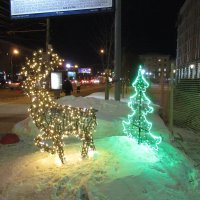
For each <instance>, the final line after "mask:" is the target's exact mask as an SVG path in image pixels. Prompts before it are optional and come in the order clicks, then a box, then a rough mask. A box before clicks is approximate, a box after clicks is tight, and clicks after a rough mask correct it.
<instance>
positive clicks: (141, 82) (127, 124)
mask: <svg viewBox="0 0 200 200" xmlns="http://www.w3.org/2000/svg"><path fill="white" fill-rule="evenodd" d="M132 86H133V87H134V88H135V94H134V95H133V96H131V97H130V101H129V102H128V106H129V108H131V110H132V114H130V115H128V120H127V121H123V122H122V124H123V127H124V129H123V131H124V133H125V134H126V135H127V136H128V137H130V138H136V139H137V141H138V144H144V145H148V146H150V147H152V148H153V149H155V150H158V144H160V143H161V141H162V138H161V137H160V136H155V135H154V134H152V133H151V132H150V130H151V127H152V123H151V122H149V121H148V120H147V118H146V116H147V114H148V113H152V112H153V107H151V106H150V103H151V101H150V99H149V98H148V97H147V96H146V94H145V92H146V88H148V87H149V83H148V82H147V81H146V80H145V78H144V76H143V70H142V67H141V65H140V66H139V70H138V75H137V77H136V79H135V81H134V82H133V84H132Z"/></svg>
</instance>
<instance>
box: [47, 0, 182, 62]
mask: <svg viewBox="0 0 200 200" xmlns="http://www.w3.org/2000/svg"><path fill="white" fill-rule="evenodd" d="M183 3H184V0H167V1H161V0H145V1H144V0H122V47H123V49H125V51H128V52H132V53H134V54H141V53H149V52H150V53H151V52H152V53H164V54H170V55H172V56H173V57H175V55H176V31H177V30H176V21H177V15H178V12H179V10H180V7H181V6H182V5H183ZM113 16H114V13H113V12H111V13H100V14H92V15H73V16H64V17H56V18H53V19H52V20H51V43H52V44H53V47H54V48H55V49H56V50H57V51H59V52H60V53H61V54H62V56H64V57H65V58H66V59H68V60H69V61H71V62H77V63H80V64H83V65H84V64H85V65H87V64H97V63H99V62H100V61H101V59H100V56H99V54H98V51H97V49H100V48H101V47H100V46H99V47H98V46H97V45H98V44H97V43H96V42H95V41H96V40H98V37H100V36H99V34H101V33H100V32H101V27H102V28H103V26H104V25H103V24H104V22H105V21H106V22H107V23H108V24H109V23H110V24H112V23H113V19H114V17H113Z"/></svg>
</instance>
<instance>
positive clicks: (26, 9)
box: [10, 0, 113, 19]
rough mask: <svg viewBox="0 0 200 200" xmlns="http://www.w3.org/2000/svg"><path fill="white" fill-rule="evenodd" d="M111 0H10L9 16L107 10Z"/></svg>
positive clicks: (22, 16) (111, 2)
mask: <svg viewBox="0 0 200 200" xmlns="http://www.w3.org/2000/svg"><path fill="white" fill-rule="evenodd" d="M112 7H113V0H84V1H83V0H10V8H11V18H12V19H20V18H35V17H49V16H59V15H72V14H83V13H94V12H101V11H109V10H111V9H112Z"/></svg>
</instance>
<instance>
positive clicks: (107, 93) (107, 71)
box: [100, 49, 109, 100]
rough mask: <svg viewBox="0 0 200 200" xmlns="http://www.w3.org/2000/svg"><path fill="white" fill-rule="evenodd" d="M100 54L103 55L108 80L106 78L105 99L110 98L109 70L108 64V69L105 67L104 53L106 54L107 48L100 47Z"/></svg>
mask: <svg viewBox="0 0 200 200" xmlns="http://www.w3.org/2000/svg"><path fill="white" fill-rule="evenodd" d="M100 54H101V55H102V65H103V71H104V72H105V74H106V80H105V83H106V84H105V100H108V99H109V79H108V76H109V70H108V65H107V66H106V71H105V69H104V55H105V50H104V49H100Z"/></svg>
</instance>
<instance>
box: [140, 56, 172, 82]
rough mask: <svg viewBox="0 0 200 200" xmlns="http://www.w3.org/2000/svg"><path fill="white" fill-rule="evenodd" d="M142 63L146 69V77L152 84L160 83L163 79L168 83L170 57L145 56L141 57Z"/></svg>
mask: <svg viewBox="0 0 200 200" xmlns="http://www.w3.org/2000/svg"><path fill="white" fill-rule="evenodd" d="M140 62H141V63H142V64H143V66H144V69H145V75H146V77H148V78H149V79H150V80H151V81H152V82H155V83H156V82H157V83H158V82H160V79H161V77H163V80H164V81H168V79H169V77H170V65H171V64H170V62H171V61H170V55H164V54H143V55H140Z"/></svg>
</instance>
